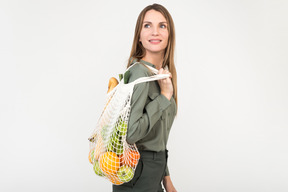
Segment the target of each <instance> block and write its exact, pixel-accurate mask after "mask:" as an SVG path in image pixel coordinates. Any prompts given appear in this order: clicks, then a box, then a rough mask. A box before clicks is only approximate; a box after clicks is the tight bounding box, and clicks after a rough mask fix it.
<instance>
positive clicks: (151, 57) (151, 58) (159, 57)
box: [142, 54, 164, 70]
mask: <svg viewBox="0 0 288 192" xmlns="http://www.w3.org/2000/svg"><path fill="white" fill-rule="evenodd" d="M142 60H144V61H147V62H149V63H152V64H153V65H155V67H156V69H158V70H159V69H160V68H162V64H163V60H164V59H163V54H146V55H145V56H144V57H143V58H142Z"/></svg>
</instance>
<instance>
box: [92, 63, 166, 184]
mask: <svg viewBox="0 0 288 192" xmlns="http://www.w3.org/2000/svg"><path fill="white" fill-rule="evenodd" d="M147 67H148V68H150V70H151V71H152V72H153V73H156V74H157V72H158V71H157V70H156V69H155V68H152V67H149V66H147ZM128 70H129V68H128V69H127V70H126V71H128ZM167 77H168V76H167V74H158V75H153V76H150V77H142V78H139V79H137V80H135V81H134V82H132V83H128V84H125V83H124V81H123V80H121V81H120V83H119V84H118V85H117V86H116V87H115V88H114V89H113V90H112V91H110V92H109V93H108V94H107V96H106V102H105V107H104V109H103V111H102V114H101V116H100V118H99V119H98V121H97V124H96V128H95V129H94V131H93V132H92V135H91V136H90V138H89V149H90V150H89V155H88V157H89V161H90V163H91V164H92V165H93V170H94V172H95V173H96V174H97V175H99V176H101V177H104V178H106V179H108V180H109V181H111V182H112V183H113V184H115V185H121V184H123V183H125V182H129V181H130V180H131V179H132V178H133V176H134V172H135V169H136V166H137V164H138V161H139V159H140V153H139V151H138V149H137V147H136V145H135V144H129V143H127V141H126V136H127V128H128V120H129V115H130V109H131V98H132V94H133V88H134V86H135V85H136V84H138V83H143V82H148V81H154V80H158V79H163V78H167Z"/></svg>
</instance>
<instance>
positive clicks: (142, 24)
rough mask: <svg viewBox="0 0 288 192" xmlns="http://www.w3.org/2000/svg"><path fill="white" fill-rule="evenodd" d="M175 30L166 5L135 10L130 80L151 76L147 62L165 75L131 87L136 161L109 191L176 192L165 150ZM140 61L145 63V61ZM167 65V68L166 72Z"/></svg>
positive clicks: (173, 88)
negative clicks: (129, 174)
mask: <svg viewBox="0 0 288 192" xmlns="http://www.w3.org/2000/svg"><path fill="white" fill-rule="evenodd" d="M174 47H175V31H174V23H173V20H172V17H171V16H170V14H169V12H168V11H167V10H166V8H165V7H163V6H162V5H159V4H153V5H149V6H147V7H146V8H144V9H143V10H142V12H141V13H140V15H139V17H138V20H137V23H136V28H135V36H134V42H133V46H132V50H131V55H130V59H129V63H128V66H127V67H129V66H131V65H133V66H132V67H131V68H130V78H129V82H132V81H134V80H136V79H138V78H140V77H144V76H150V75H151V72H150V70H149V69H148V68H147V67H146V66H145V65H148V66H151V67H154V68H156V69H158V70H159V74H170V78H166V79H162V80H158V81H152V82H147V83H140V84H137V85H135V87H134V92H133V96H132V101H131V113H130V118H129V122H128V130H127V142H128V143H131V144H133V143H136V145H137V147H138V150H139V152H140V160H139V163H138V165H137V168H136V171H135V174H134V177H133V179H132V180H131V181H130V182H128V183H124V184H122V185H113V191H114V192H132V191H133V192H158V191H159V192H160V191H163V188H162V184H161V183H162V182H163V185H164V188H165V190H166V191H167V192H176V189H175V187H174V186H173V184H172V181H171V179H170V175H169V171H168V167H167V158H168V153H167V152H168V151H167V149H166V145H167V141H168V136H169V132H170V129H171V126H172V124H173V121H174V117H175V115H176V111H177V79H176V78H177V75H176V69H175V65H174ZM144 64H145V65H144ZM168 69H169V71H168Z"/></svg>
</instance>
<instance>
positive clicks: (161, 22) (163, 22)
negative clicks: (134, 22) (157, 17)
mask: <svg viewBox="0 0 288 192" xmlns="http://www.w3.org/2000/svg"><path fill="white" fill-rule="evenodd" d="M143 23H149V24H150V23H151V24H152V22H151V21H143ZM159 23H167V22H166V21H162V22H159Z"/></svg>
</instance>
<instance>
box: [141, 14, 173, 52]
mask: <svg viewBox="0 0 288 192" xmlns="http://www.w3.org/2000/svg"><path fill="white" fill-rule="evenodd" d="M167 27H168V23H167V21H166V19H165V17H164V16H163V15H162V14H161V13H160V12H158V11H155V10H153V9H152V10H149V11H147V12H146V14H145V17H144V20H143V25H142V29H141V33H140V39H139V40H140V41H141V42H142V45H143V47H144V48H145V49H146V55H147V54H155V53H163V54H164V50H165V48H166V47H167V44H168V37H169V33H168V29H167Z"/></svg>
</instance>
